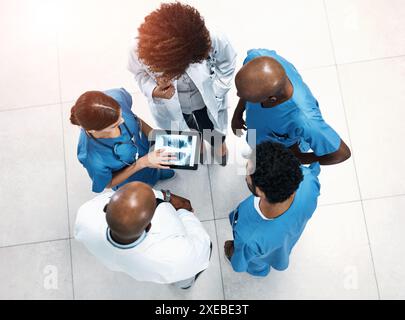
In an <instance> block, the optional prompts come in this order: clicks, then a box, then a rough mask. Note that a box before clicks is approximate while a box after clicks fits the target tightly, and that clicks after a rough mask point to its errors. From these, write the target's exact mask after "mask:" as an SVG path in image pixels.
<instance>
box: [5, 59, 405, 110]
mask: <svg viewBox="0 0 405 320" xmlns="http://www.w3.org/2000/svg"><path fill="white" fill-rule="evenodd" d="M333 55H334V56H335V54H334V53H333ZM398 58H405V54H400V55H394V56H386V57H378V58H371V59H364V60H355V61H350V62H343V63H337V62H335V63H332V64H324V65H319V66H311V67H303V68H301V70H302V71H311V70H318V69H324V68H331V67H338V66H347V65H354V64H360V63H368V62H376V61H381V60H390V59H398ZM335 59H336V58H335ZM129 93H130V94H131V95H137V94H140V93H139V92H129ZM74 102H75V100H65V101H63V100H62V101H61V100H60V99H59V101H55V102H47V103H44V104H36V105H26V106H21V107H10V108H6V109H1V108H0V113H1V112H9V111H19V110H26V109H37V108H43V107H49V106H53V105H58V104H67V103H72V104H73V103H74Z"/></svg>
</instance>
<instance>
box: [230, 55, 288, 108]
mask: <svg viewBox="0 0 405 320" xmlns="http://www.w3.org/2000/svg"><path fill="white" fill-rule="evenodd" d="M287 80H288V78H287V75H286V73H285V70H284V68H283V67H282V65H281V64H280V63H279V62H278V61H276V60H275V59H273V58H270V57H258V58H255V59H253V60H251V61H249V62H248V63H246V64H245V65H244V66H243V67H242V68H241V69H240V70H239V72H238V73H237V75H236V78H235V83H236V88H237V90H238V95H239V97H241V98H242V99H244V100H247V101H251V102H262V101H264V100H266V99H268V98H269V97H271V96H275V97H277V96H278V94H279V92H280V91H282V89H283V88H284V87H285V86H286V82H287Z"/></svg>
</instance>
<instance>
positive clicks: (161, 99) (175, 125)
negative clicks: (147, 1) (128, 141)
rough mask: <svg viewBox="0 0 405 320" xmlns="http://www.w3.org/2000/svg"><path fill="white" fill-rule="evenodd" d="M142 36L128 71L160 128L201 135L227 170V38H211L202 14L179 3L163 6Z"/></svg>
mask: <svg viewBox="0 0 405 320" xmlns="http://www.w3.org/2000/svg"><path fill="white" fill-rule="evenodd" d="M138 31H139V35H138V41H137V43H136V44H134V46H133V47H132V48H131V52H130V58H129V65H128V69H129V70H130V71H131V72H132V73H133V74H134V75H135V79H136V81H137V83H138V85H139V87H140V89H141V91H142V92H143V94H144V95H145V96H146V97H147V98H148V102H149V106H150V109H151V111H152V114H153V116H154V118H155V120H156V122H157V124H158V126H160V127H161V128H163V129H167V130H169V129H171V130H182V131H184V130H189V129H196V130H198V131H199V132H200V133H202V134H203V138H204V139H205V140H208V141H209V142H210V143H211V145H212V146H214V150H215V153H216V154H217V156H219V157H220V158H221V164H222V165H225V164H226V155H227V149H226V145H225V135H226V129H227V119H228V112H227V104H226V94H227V92H228V90H229V89H230V88H231V85H232V79H233V74H234V71H235V60H236V53H235V50H234V49H233V48H232V46H231V44H230V43H229V41H228V39H227V38H226V37H225V36H223V35H217V34H213V33H210V32H209V31H208V29H207V28H206V26H205V22H204V19H203V18H202V17H201V15H200V14H199V12H198V11H197V10H196V9H195V8H193V7H191V6H189V5H185V4H182V3H179V2H176V3H163V4H162V5H161V6H160V8H159V9H157V10H155V11H153V12H152V13H151V14H149V15H148V16H146V17H145V21H144V23H143V24H142V25H141V26H140V27H139V29H138ZM216 141H221V142H222V143H217V142H216Z"/></svg>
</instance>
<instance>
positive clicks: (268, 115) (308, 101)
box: [243, 49, 340, 156]
mask: <svg viewBox="0 0 405 320" xmlns="http://www.w3.org/2000/svg"><path fill="white" fill-rule="evenodd" d="M261 56H268V57H271V58H273V59H275V60H277V61H278V62H279V63H280V64H281V65H282V66H283V68H284V70H285V72H286V74H287V76H288V78H289V79H290V81H291V83H292V86H293V87H294V92H293V96H292V97H291V98H290V99H289V100H287V101H285V102H283V103H281V104H279V105H277V106H275V107H272V108H263V107H262V106H261V104H260V103H252V102H246V125H247V127H248V129H256V141H249V137H248V138H247V140H248V143H249V144H250V145H251V147H252V148H253V147H254V146H255V145H254V143H255V142H256V144H259V143H261V142H263V141H268V140H270V141H272V142H278V143H281V144H283V145H284V146H286V147H287V148H288V147H291V146H292V145H294V144H296V143H299V146H300V149H301V151H303V152H305V151H308V150H309V149H312V151H314V153H315V155H317V156H323V155H325V154H330V153H333V152H335V151H337V150H338V149H339V146H340V137H339V135H338V134H337V133H336V132H335V130H333V129H332V128H331V127H330V126H329V125H328V124H327V123H326V122H325V121H324V120H323V118H322V114H321V111H320V110H319V105H318V101H317V100H316V99H315V97H314V96H313V95H312V93H311V91H310V90H309V88H308V86H307V85H306V84H305V83H304V81H303V80H302V78H301V76H300V74H299V73H298V71H297V70H296V69H295V67H294V66H293V65H292V64H291V63H290V62H288V61H287V60H285V59H284V58H282V57H280V56H279V55H278V54H277V53H276V52H275V51H273V50H267V49H252V50H249V51H248V55H247V57H246V59H245V61H244V62H243V64H246V63H248V62H249V61H250V60H252V59H254V58H257V57H261ZM248 135H249V133H248Z"/></svg>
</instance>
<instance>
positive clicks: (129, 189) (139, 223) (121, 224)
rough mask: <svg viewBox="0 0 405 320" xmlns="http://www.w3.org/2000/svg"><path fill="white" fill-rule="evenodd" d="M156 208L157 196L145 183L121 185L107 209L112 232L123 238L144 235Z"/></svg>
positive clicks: (108, 222)
mask: <svg viewBox="0 0 405 320" xmlns="http://www.w3.org/2000/svg"><path fill="white" fill-rule="evenodd" d="M155 209H156V198H155V194H154V193H153V190H152V189H151V187H149V186H148V185H147V184H145V183H141V182H132V183H128V184H126V185H124V186H123V187H121V188H120V189H119V190H118V191H117V192H115V193H114V195H113V196H112V197H111V200H110V202H109V203H108V206H107V210H106V219H107V224H108V226H109V227H110V229H111V232H112V233H114V234H115V235H117V236H118V237H119V238H120V239H123V240H133V239H136V238H138V237H139V236H140V235H142V232H143V231H144V230H145V229H146V227H147V226H148V225H149V223H150V221H151V220H152V217H153V214H154V212H155Z"/></svg>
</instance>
